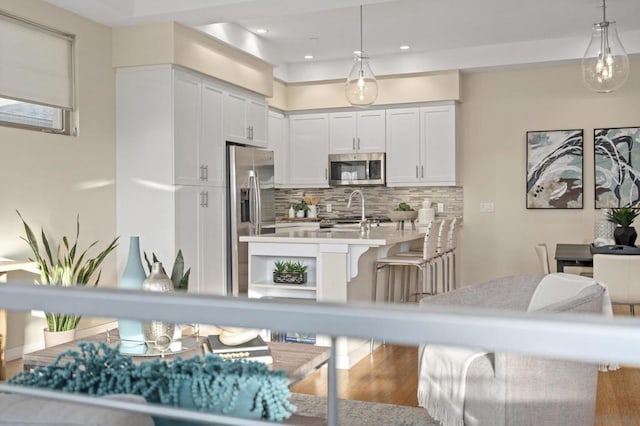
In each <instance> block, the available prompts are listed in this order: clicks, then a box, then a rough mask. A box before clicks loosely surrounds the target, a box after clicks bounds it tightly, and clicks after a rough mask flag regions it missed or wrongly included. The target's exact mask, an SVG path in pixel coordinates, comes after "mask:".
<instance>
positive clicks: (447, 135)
mask: <svg viewBox="0 0 640 426" xmlns="http://www.w3.org/2000/svg"><path fill="white" fill-rule="evenodd" d="M420 116H421V122H420V133H421V146H420V148H421V152H420V159H421V162H422V165H421V174H420V179H421V183H422V184H425V185H432V186H447V185H456V183H457V179H456V172H457V170H456V110H455V104H448V105H440V106H428V107H422V108H420Z"/></svg>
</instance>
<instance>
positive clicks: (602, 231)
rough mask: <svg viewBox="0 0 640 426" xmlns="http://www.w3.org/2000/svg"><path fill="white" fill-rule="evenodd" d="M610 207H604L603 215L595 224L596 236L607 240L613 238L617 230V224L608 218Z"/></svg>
mask: <svg viewBox="0 0 640 426" xmlns="http://www.w3.org/2000/svg"><path fill="white" fill-rule="evenodd" d="M608 213H609V209H602V215H601V216H600V218H599V219H598V220H596V224H595V232H594V233H595V238H596V239H598V238H604V239H607V240H613V233H614V232H615V230H616V224H615V223H613V222H611V221H609V219H607V215H608Z"/></svg>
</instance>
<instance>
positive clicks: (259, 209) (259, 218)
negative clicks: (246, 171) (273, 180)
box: [254, 170, 262, 234]
mask: <svg viewBox="0 0 640 426" xmlns="http://www.w3.org/2000/svg"><path fill="white" fill-rule="evenodd" d="M254 175H255V177H254V182H255V185H254V186H255V190H256V207H255V208H256V217H257V223H256V234H261V233H262V196H261V190H262V188H260V175H258V171H257V170H256V171H254Z"/></svg>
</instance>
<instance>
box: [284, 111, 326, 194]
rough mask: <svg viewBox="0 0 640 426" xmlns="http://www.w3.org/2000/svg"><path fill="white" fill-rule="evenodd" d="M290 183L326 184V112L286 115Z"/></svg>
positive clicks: (321, 185)
mask: <svg viewBox="0 0 640 426" xmlns="http://www.w3.org/2000/svg"><path fill="white" fill-rule="evenodd" d="M288 160H289V179H288V181H289V182H288V184H289V185H290V186H297V187H301V188H326V187H328V183H329V169H328V163H329V114H298V115H291V116H289V158H288Z"/></svg>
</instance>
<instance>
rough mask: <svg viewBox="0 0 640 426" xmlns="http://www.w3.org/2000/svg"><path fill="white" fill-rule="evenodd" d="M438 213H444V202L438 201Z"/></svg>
mask: <svg viewBox="0 0 640 426" xmlns="http://www.w3.org/2000/svg"><path fill="white" fill-rule="evenodd" d="M438 213H444V203H438Z"/></svg>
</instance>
